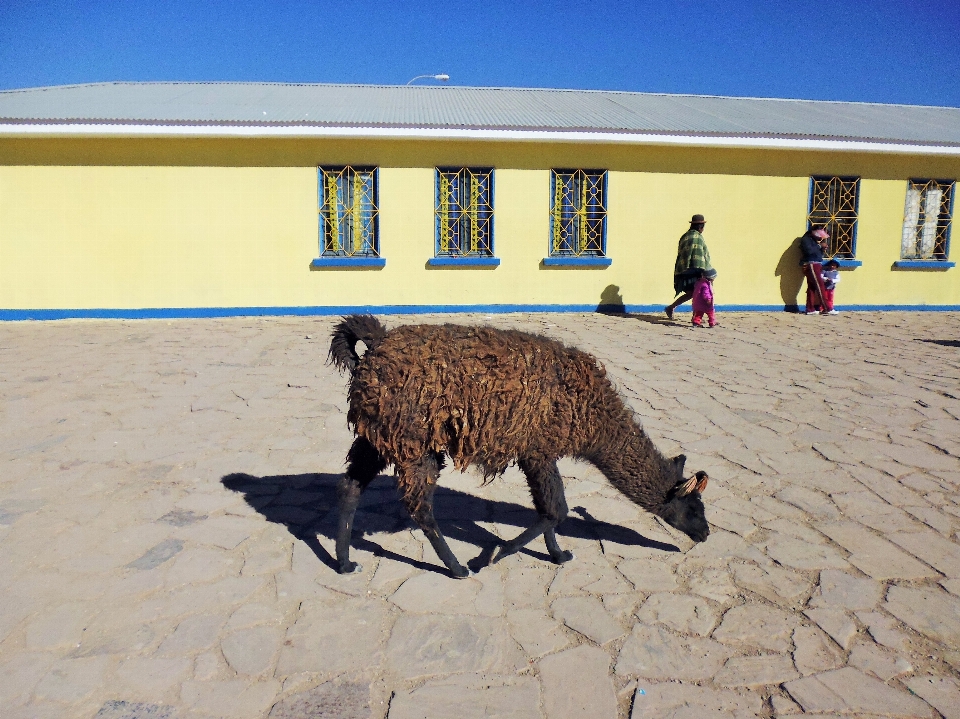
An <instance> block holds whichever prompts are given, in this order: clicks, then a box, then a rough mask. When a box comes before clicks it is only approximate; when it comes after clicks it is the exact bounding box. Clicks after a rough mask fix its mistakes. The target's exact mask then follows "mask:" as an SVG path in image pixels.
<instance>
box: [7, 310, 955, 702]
mask: <svg viewBox="0 0 960 719" xmlns="http://www.w3.org/2000/svg"><path fill="white" fill-rule="evenodd" d="M678 317H679V318H681V319H684V318H688V317H689V315H678ZM721 320H722V322H723V326H722V327H720V328H717V329H715V330H706V329H701V330H693V329H690V328H688V327H687V326H685V325H683V324H681V323H677V324H674V323H668V322H666V321H664V320H662V319H660V318H655V317H652V316H634V317H615V316H601V315H502V316H496V317H489V316H482V315H466V316H464V315H461V316H452V317H451V316H443V317H442V316H424V317H388V318H386V320H385V321H386V323H387V324H388V326H390V325H396V324H398V323H400V322H441V321H459V322H464V323H478V322H486V323H489V324H493V325H496V326H503V327H518V328H521V329H527V330H534V331H539V332H544V333H546V334H549V335H551V336H555V337H558V338H561V339H563V340H565V341H567V342H570V343H572V344H575V345H577V346H579V347H581V348H584V349H586V350H588V351H592V352H594V353H595V354H596V355H597V356H598V357H600V358H601V359H602V360H603V361H604V363H605V364H606V366H607V368H608V370H609V371H610V373H611V374H612V375H613V376H614V377H615V378H616V380H617V382H618V384H619V386H620V387H621V389H622V392H623V394H624V396H625V397H626V398H627V399H628V401H629V402H631V403H632V405H633V407H634V409H635V410H636V412H637V413H638V415H639V416H640V417H641V418H642V420H643V422H644V424H645V426H646V429H647V431H648V432H649V433H650V434H651V436H652V437H653V439H654V441H655V442H656V443H657V444H658V446H659V447H660V448H661V450H663V451H664V452H666V453H669V454H675V453H678V452H681V451H682V452H685V453H686V454H687V455H688V461H687V467H688V469H690V470H696V469H705V470H707V471H708V472H709V473H710V476H711V478H712V479H711V482H710V486H709V488H708V490H707V492H706V495H705V500H706V503H707V506H708V518H709V519H710V521H711V523H712V525H713V533H712V534H711V536H710V538H709V540H708V541H707V542H705V543H703V544H700V545H696V546H693V545H692V544H691V543H690V542H689V541H688V540H687V539H686V538H685V537H683V536H681V535H679V534H678V533H677V532H675V531H673V530H672V529H670V528H668V527H666V526H665V525H662V524H661V523H659V522H658V521H657V520H655V519H654V518H653V517H651V516H649V515H646V514H644V513H643V512H641V511H639V510H638V509H637V508H635V507H634V506H633V505H631V504H630V503H629V502H628V501H627V500H626V499H625V498H624V497H622V496H620V495H619V494H618V493H617V492H616V491H615V490H613V489H612V488H610V487H609V486H607V485H606V484H605V482H604V480H603V478H602V477H601V476H600V475H599V474H598V473H597V471H596V470H595V469H593V468H592V467H590V466H587V465H583V464H578V463H574V462H572V461H564V462H563V464H562V472H563V474H564V477H565V478H566V485H567V492H568V501H569V504H570V507H571V508H572V514H571V516H570V518H569V519H568V520H567V521H566V522H565V523H564V524H563V525H562V527H561V531H560V534H562V535H563V536H562V537H561V543H562V544H563V545H564V546H565V547H568V548H571V549H573V550H575V552H576V555H577V557H576V560H575V561H573V562H571V563H569V564H567V565H564V566H563V567H562V568H559V569H558V568H557V567H555V566H554V565H552V564H550V563H549V562H548V561H547V555H546V552H545V550H544V547H543V544H542V541H537V542H534V543H533V544H532V545H531V546H530V548H529V551H527V552H525V553H522V554H519V555H515V556H513V557H509V558H508V559H506V560H505V561H503V562H502V563H500V564H498V565H495V566H492V567H484V568H483V569H482V570H481V571H479V573H478V574H477V575H476V576H475V577H473V578H470V579H467V580H463V581H456V580H453V579H450V578H448V577H447V576H446V574H445V572H444V571H442V567H441V565H440V563H439V561H438V560H437V558H436V557H435V556H434V554H433V552H432V550H431V549H430V547H429V545H426V546H425V542H424V540H423V537H422V535H421V533H420V532H419V530H415V529H413V525H412V524H411V522H410V521H409V520H408V519H407V517H406V516H405V514H404V512H403V511H402V510H401V508H400V506H399V504H398V502H397V501H396V498H395V496H394V491H393V488H392V486H391V483H390V479H389V477H383V478H381V479H378V480H377V481H376V482H375V484H374V485H372V488H371V490H370V491H369V492H368V493H367V495H365V497H364V502H363V506H362V508H361V511H360V512H359V513H358V518H357V529H358V532H359V533H362V536H358V538H357V540H356V541H355V547H356V548H355V550H354V552H355V558H357V559H358V560H359V561H360V562H362V563H363V566H364V570H363V572H362V573H361V574H358V575H353V576H348V577H341V576H339V575H337V574H336V573H335V572H334V570H333V569H332V568H331V564H332V561H331V557H330V553H331V552H332V550H333V542H332V539H331V536H332V531H333V522H334V516H335V510H334V509H333V508H334V501H335V500H334V483H335V481H336V477H337V473H338V472H340V471H341V470H342V467H343V458H344V454H345V452H346V450H347V447H348V446H349V444H350V442H351V435H350V433H349V431H348V430H347V427H346V423H345V415H344V410H345V406H346V402H345V392H344V388H345V380H344V378H342V377H340V376H339V375H337V374H336V373H335V371H334V370H333V368H332V367H330V366H328V365H326V364H325V356H326V351H327V346H328V337H329V334H330V330H331V327H332V326H333V323H334V321H335V320H334V319H332V318H239V319H212V320H180V321H172V322H167V321H130V322H128V321H63V322H48V323H28V322H24V323H7V324H3V325H0V398H2V404H0V411H2V420H0V421H2V431H0V462H2V465H0V466H2V471H0V597H2V603H0V707H2V709H0V714H2V716H3V717H4V719H19V718H22V717H29V718H31V719H33V718H37V719H45V718H48V717H49V718H54V717H56V718H57V719H61V718H63V717H80V718H82V719H92V718H93V717H98V718H99V719H132V718H134V717H137V718H144V719H146V718H148V717H149V718H152V719H160V718H164V719H174V718H177V719H188V718H190V717H230V718H231V719H233V718H237V719H241V718H244V717H251V718H258V717H272V718H274V719H280V718H283V719H305V718H306V717H338V718H341V719H344V718H345V719H360V718H363V719H367V718H368V717H373V718H375V719H384V718H385V717H389V719H415V718H421V719H423V718H426V717H430V718H434V719H448V718H449V717H457V718H458V719H472V718H473V717H493V716H496V717H502V718H506V717H509V718H511V719H521V718H522V719H527V718H531V719H533V718H538V719H572V718H574V717H591V718H598V719H614V718H616V717H620V718H623V719H626V718H627V717H630V718H631V719H641V718H642V719H645V718H647V717H676V718H680V717H697V718H699V717H712V716H718V717H752V716H763V717H771V716H789V715H793V714H800V713H809V714H815V715H819V716H822V717H828V716H829V717H832V716H839V715H847V716H850V715H855V716H860V717H863V716H893V717H940V716H942V717H947V718H948V719H953V718H955V717H960V674H958V670H960V541H958V534H957V532H958V530H960V460H958V457H960V342H958V341H957V340H958V338H960V315H958V314H943V313H927V314H924V313H917V314H908V313H889V314H852V313H851V314H841V315H839V316H837V317H830V318H821V317H805V316H797V315H788V314H733V313H728V314H724V315H722V317H721ZM437 501H438V505H439V506H438V517H439V518H440V521H441V523H442V525H443V527H444V528H445V531H446V532H447V534H448V536H449V538H450V543H451V545H452V546H453V548H454V551H455V552H456V553H457V554H458V556H459V557H460V558H461V559H462V560H464V561H466V560H472V565H473V566H474V567H475V568H476V567H478V566H479V565H481V564H482V563H483V562H484V560H485V559H486V558H487V557H489V554H490V551H491V550H492V548H493V546H494V544H495V543H496V541H497V540H498V538H501V537H511V536H513V535H515V534H517V533H518V532H519V531H520V528H521V527H523V526H525V525H526V524H527V523H529V522H530V520H531V517H532V510H531V508H530V501H529V498H528V496H527V492H526V488H525V485H524V483H523V481H522V479H521V477H520V475H519V473H518V472H517V471H516V470H511V471H508V473H507V474H506V476H505V477H504V478H502V479H499V480H497V481H495V482H493V483H492V484H490V485H488V486H481V485H480V478H479V476H478V475H477V474H476V473H473V472H468V473H466V474H463V475H461V474H458V473H455V472H454V471H452V470H449V469H448V470H446V471H445V476H444V477H443V479H442V489H441V490H440V491H439V492H438V499H437Z"/></svg>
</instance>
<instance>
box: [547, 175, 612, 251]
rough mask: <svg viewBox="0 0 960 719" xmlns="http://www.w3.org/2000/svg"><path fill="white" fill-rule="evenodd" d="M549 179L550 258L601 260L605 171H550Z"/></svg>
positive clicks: (605, 185)
mask: <svg viewBox="0 0 960 719" xmlns="http://www.w3.org/2000/svg"><path fill="white" fill-rule="evenodd" d="M550 176H551V184H552V187H551V189H552V192H551V198H550V255H551V256H554V257H557V256H580V255H592V256H596V257H603V256H604V253H605V251H606V229H607V208H606V195H607V191H606V190H607V172H606V170H553V171H552V172H551V173H550Z"/></svg>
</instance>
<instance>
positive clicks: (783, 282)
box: [773, 237, 803, 312]
mask: <svg viewBox="0 0 960 719" xmlns="http://www.w3.org/2000/svg"><path fill="white" fill-rule="evenodd" d="M801 239H802V238H800V237H797V238H795V239H794V240H793V241H792V242H791V243H790V244H789V245H788V246H787V249H785V250H784V251H783V254H782V255H780V261H779V262H778V263H777V269H775V270H774V272H773V274H774V276H775V277H779V278H780V297H781V298H782V299H783V311H784V312H799V311H800V304H799V302H798V299H797V298H798V297H799V295H800V289H801V288H802V287H803V270H802V269H801V268H800V256H801V255H800V240H801Z"/></svg>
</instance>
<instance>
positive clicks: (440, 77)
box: [407, 74, 450, 85]
mask: <svg viewBox="0 0 960 719" xmlns="http://www.w3.org/2000/svg"><path fill="white" fill-rule="evenodd" d="M424 77H429V78H431V79H433V80H439V81H440V82H446V81H447V80H449V79H450V76H449V75H443V74H441V75H417V76H416V77H415V78H413V80H411V81H410V82H408V83H407V84H408V85H409V84H410V83H412V82H413V81H414V80H420V79H421V78H424Z"/></svg>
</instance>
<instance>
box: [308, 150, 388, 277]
mask: <svg viewBox="0 0 960 719" xmlns="http://www.w3.org/2000/svg"><path fill="white" fill-rule="evenodd" d="M317 179H318V180H319V182H318V185H319V205H320V210H319V212H320V254H321V257H322V258H323V257H330V258H334V257H342V258H353V257H355V258H358V259H359V258H371V257H379V255H380V247H379V233H378V224H379V222H378V216H377V215H378V211H377V169H376V168H375V167H369V168H360V167H356V168H354V167H321V168H319V170H318V176H317Z"/></svg>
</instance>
